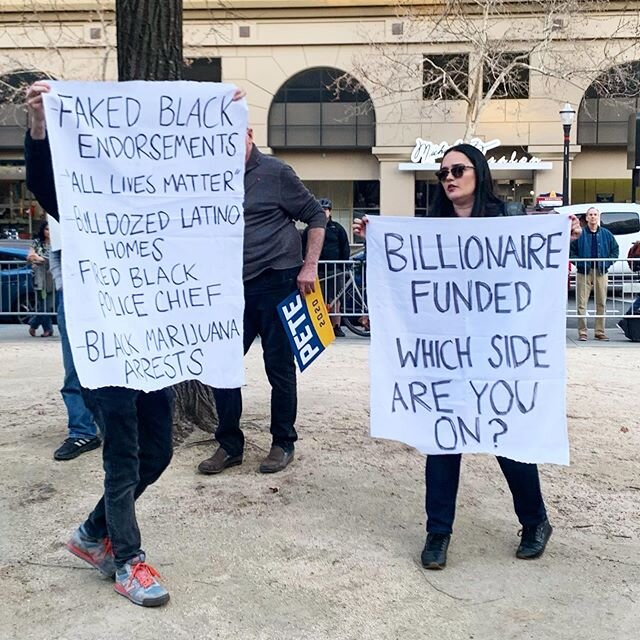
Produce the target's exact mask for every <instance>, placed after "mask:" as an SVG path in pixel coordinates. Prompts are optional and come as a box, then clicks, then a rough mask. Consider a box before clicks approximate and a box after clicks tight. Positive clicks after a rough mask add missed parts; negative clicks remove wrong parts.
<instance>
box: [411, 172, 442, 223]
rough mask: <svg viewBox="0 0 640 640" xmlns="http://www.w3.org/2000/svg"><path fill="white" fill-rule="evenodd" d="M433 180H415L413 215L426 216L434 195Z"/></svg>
mask: <svg viewBox="0 0 640 640" xmlns="http://www.w3.org/2000/svg"><path fill="white" fill-rule="evenodd" d="M437 186H438V185H437V184H436V183H435V182H427V181H426V180H416V182H415V210H414V213H415V216H416V218H426V217H427V214H428V212H429V208H430V207H431V204H432V203H433V199H434V198H435V195H436V187H437Z"/></svg>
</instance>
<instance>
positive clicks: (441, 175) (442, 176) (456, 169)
mask: <svg viewBox="0 0 640 640" xmlns="http://www.w3.org/2000/svg"><path fill="white" fill-rule="evenodd" d="M474 168H475V167H474V166H473V165H472V164H452V165H451V167H445V168H444V169H440V171H436V178H438V180H440V182H444V181H445V180H446V179H447V177H448V176H449V171H451V175H452V176H453V177H454V178H462V174H463V173H464V170H465V169H474Z"/></svg>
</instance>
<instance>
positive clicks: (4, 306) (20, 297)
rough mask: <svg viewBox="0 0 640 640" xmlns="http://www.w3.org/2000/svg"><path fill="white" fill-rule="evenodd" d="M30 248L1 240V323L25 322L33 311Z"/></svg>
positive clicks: (15, 241)
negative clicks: (28, 258)
mask: <svg viewBox="0 0 640 640" xmlns="http://www.w3.org/2000/svg"><path fill="white" fill-rule="evenodd" d="M30 246H31V242H30V241H28V240H0V319H1V320H3V321H5V322H7V321H12V320H13V321H19V322H26V321H27V319H28V317H29V315H30V312H31V311H32V310H33V308H34V297H35V294H34V291H33V272H32V270H31V265H30V264H29V263H28V262H27V254H28V253H29V247H30Z"/></svg>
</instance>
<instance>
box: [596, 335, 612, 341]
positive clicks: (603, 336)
mask: <svg viewBox="0 0 640 640" xmlns="http://www.w3.org/2000/svg"><path fill="white" fill-rule="evenodd" d="M594 338H595V339H596V340H604V341H605V342H607V341H608V340H609V336H608V335H606V334H604V333H598V334H597V335H595V336H594Z"/></svg>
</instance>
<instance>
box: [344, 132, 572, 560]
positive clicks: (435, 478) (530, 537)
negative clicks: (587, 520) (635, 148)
mask: <svg viewBox="0 0 640 640" xmlns="http://www.w3.org/2000/svg"><path fill="white" fill-rule="evenodd" d="M436 177H437V178H438V186H437V187H436V196H435V198H434V203H433V207H432V208H431V210H430V211H429V217H442V218H493V217H499V216H505V215H509V213H508V211H507V208H506V207H505V205H504V203H503V202H502V201H501V200H500V199H499V198H498V197H497V196H496V195H495V194H494V193H493V181H492V179H491V172H490V170H489V165H488V163H487V160H486V158H485V157H484V155H483V154H482V152H480V151H479V150H478V149H477V148H476V147H473V146H471V145H469V144H458V145H455V146H453V147H451V148H449V149H448V150H447V151H446V152H445V154H444V156H443V157H442V161H441V163H440V170H439V171H437V172H436ZM366 223H367V220H366V218H363V219H361V220H356V221H355V222H354V224H353V230H354V232H355V233H356V234H358V235H361V236H365V234H366ZM571 225H572V235H571V237H572V239H573V238H574V237H577V235H578V234H579V232H580V226H579V222H578V220H577V219H576V218H575V217H574V218H572V221H571ZM496 458H497V460H498V464H499V465H500V469H501V470H502V473H503V474H504V477H505V479H506V481H507V485H508V486H509V489H510V491H511V494H512V496H513V504H514V508H515V512H516V516H517V517H518V520H519V521H520V524H521V525H522V537H521V539H520V544H519V545H518V548H517V551H516V557H517V558H520V559H524V560H528V559H533V558H538V557H540V556H541V555H542V554H543V553H544V550H545V548H546V546H547V542H548V541H549V538H550V536H551V532H552V531H553V529H552V527H551V524H550V523H549V519H548V517H547V511H546V508H545V504H544V500H543V498H542V491H541V488H540V477H539V475H538V467H537V465H535V464H528V463H524V462H517V461H515V460H510V459H509V458H504V457H502V456H496ZM461 462H462V455H461V454H444V455H428V456H427V462H426V468H425V482H426V499H425V507H426V512H427V539H426V542H425V545H424V548H423V550H422V554H421V561H422V566H423V567H424V568H425V569H444V567H445V566H446V564H447V550H448V548H449V543H450V541H451V534H452V532H453V521H454V517H455V511H456V498H457V494H458V483H459V480H460V464H461Z"/></svg>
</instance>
